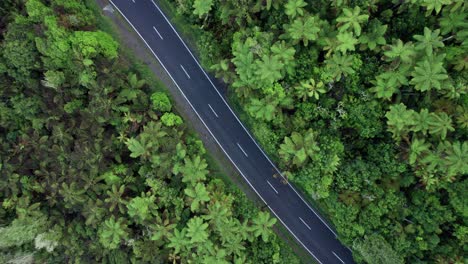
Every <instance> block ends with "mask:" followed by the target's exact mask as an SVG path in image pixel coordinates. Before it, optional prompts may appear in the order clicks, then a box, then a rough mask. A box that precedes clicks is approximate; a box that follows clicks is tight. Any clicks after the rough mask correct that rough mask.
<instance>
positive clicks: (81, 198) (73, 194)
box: [59, 182, 87, 209]
mask: <svg viewBox="0 0 468 264" xmlns="http://www.w3.org/2000/svg"><path fill="white" fill-rule="evenodd" d="M86 191H87V190H86V189H82V188H80V187H79V186H77V184H76V182H72V183H70V184H66V183H64V182H63V183H62V185H61V188H60V189H59V194H60V195H61V196H62V197H63V200H64V202H65V203H64V204H65V206H66V207H67V208H69V209H73V208H74V207H76V206H79V205H83V204H84V203H85V202H86V199H87V197H86V195H85V193H86Z"/></svg>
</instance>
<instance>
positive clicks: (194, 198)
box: [184, 183, 210, 212]
mask: <svg viewBox="0 0 468 264" xmlns="http://www.w3.org/2000/svg"><path fill="white" fill-rule="evenodd" d="M184 193H185V194H186V195H187V196H188V197H190V198H191V203H190V210H192V212H196V211H198V210H199V208H200V205H202V204H204V203H205V202H208V201H209V200H210V196H209V194H208V191H207V190H206V187H205V185H204V184H203V183H197V184H196V185H194V186H189V187H188V188H187V189H185V190H184Z"/></svg>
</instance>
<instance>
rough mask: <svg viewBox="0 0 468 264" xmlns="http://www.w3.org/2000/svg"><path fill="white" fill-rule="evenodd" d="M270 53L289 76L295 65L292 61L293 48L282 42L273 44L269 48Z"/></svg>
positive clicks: (294, 51)
mask: <svg viewBox="0 0 468 264" xmlns="http://www.w3.org/2000/svg"><path fill="white" fill-rule="evenodd" d="M270 51H271V53H272V54H273V56H274V57H276V58H278V59H279V60H280V63H282V64H283V65H284V67H283V69H285V70H286V72H288V73H289V74H292V73H293V71H294V66H295V65H296V62H295V60H294V54H295V53H296V50H295V49H294V48H293V47H290V46H288V45H287V44H286V42H285V41H284V40H282V41H277V42H275V44H273V45H272V46H271V48H270Z"/></svg>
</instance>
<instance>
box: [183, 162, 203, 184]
mask: <svg viewBox="0 0 468 264" xmlns="http://www.w3.org/2000/svg"><path fill="white" fill-rule="evenodd" d="M207 167H208V164H207V163H206V161H205V159H203V158H201V157H200V156H198V155H197V156H195V157H194V158H192V159H190V158H188V157H187V158H185V159H184V165H183V167H182V168H181V169H180V171H181V172H182V175H183V178H182V182H185V183H189V184H190V185H195V183H197V182H200V181H204V180H206V175H208V172H209V171H208V170H207Z"/></svg>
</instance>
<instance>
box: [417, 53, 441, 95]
mask: <svg viewBox="0 0 468 264" xmlns="http://www.w3.org/2000/svg"><path fill="white" fill-rule="evenodd" d="M411 75H412V76H413V78H412V79H411V81H410V83H411V84H413V85H414V88H415V89H416V90H419V91H423V92H424V91H429V90H431V89H433V88H435V89H437V90H441V89H442V82H443V81H445V80H446V79H448V75H447V72H446V70H445V68H444V66H443V62H441V61H437V60H424V61H422V62H419V63H418V64H417V65H416V67H414V71H413V72H412V73H411Z"/></svg>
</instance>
